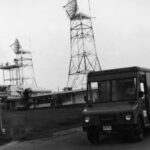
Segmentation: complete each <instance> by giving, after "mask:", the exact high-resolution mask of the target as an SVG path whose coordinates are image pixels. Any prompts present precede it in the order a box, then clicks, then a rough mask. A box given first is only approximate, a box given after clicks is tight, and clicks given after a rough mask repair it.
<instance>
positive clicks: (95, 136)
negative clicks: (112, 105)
mask: <svg viewBox="0 0 150 150" xmlns="http://www.w3.org/2000/svg"><path fill="white" fill-rule="evenodd" d="M87 138H88V140H89V141H90V143H91V144H97V143H98V142H99V132H98V130H97V129H89V130H88V131H87Z"/></svg>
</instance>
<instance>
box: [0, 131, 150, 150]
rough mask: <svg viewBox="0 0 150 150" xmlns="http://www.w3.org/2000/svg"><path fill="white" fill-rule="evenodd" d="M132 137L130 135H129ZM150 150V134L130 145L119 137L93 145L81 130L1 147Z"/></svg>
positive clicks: (18, 149) (6, 149)
mask: <svg viewBox="0 0 150 150" xmlns="http://www.w3.org/2000/svg"><path fill="white" fill-rule="evenodd" d="M129 136H130V135H129ZM110 149H111V150H149V149H150V133H147V134H146V136H145V137H144V139H143V141H141V142H136V143H129V142H127V141H125V140H122V139H120V138H119V137H114V136H111V137H110V136H109V137H108V136H107V137H103V138H102V139H101V141H100V142H99V144H97V145H92V144H90V143H89V142H88V140H87V138H86V134H85V133H83V132H82V131H80V130H76V131H73V132H67V133H65V132H64V133H62V134H56V135H54V136H53V137H50V138H45V139H39V140H33V141H25V142H11V143H8V144H6V145H3V146H0V150H110Z"/></svg>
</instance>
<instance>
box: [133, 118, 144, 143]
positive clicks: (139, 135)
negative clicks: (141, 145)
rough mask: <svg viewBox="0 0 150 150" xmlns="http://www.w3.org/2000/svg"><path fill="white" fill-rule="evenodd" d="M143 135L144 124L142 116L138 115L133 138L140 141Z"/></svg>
mask: <svg viewBox="0 0 150 150" xmlns="http://www.w3.org/2000/svg"><path fill="white" fill-rule="evenodd" d="M143 137H144V125H143V120H142V118H140V117H138V119H137V127H136V131H135V138H136V140H137V141H141V140H142V139H143Z"/></svg>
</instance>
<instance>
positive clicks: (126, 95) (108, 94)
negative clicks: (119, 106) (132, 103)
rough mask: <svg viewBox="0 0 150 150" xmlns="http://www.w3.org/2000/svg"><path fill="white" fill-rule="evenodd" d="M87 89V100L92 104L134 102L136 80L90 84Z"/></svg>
mask: <svg viewBox="0 0 150 150" xmlns="http://www.w3.org/2000/svg"><path fill="white" fill-rule="evenodd" d="M88 89H89V90H88V99H89V100H92V101H93V102H99V103H101V102H103V103H104V102H116V101H128V100H135V96H136V78H126V79H115V80H109V81H100V82H91V83H90V84H89V88H88Z"/></svg>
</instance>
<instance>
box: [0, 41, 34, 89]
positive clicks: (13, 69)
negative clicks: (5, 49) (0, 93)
mask: <svg viewBox="0 0 150 150" xmlns="http://www.w3.org/2000/svg"><path fill="white" fill-rule="evenodd" d="M11 47H12V49H13V51H14V53H15V54H16V58H15V59H14V62H13V64H9V63H6V64H5V65H0V69H1V70H2V71H3V84H4V85H14V86H17V87H20V88H22V89H24V88H26V87H31V86H37V85H36V81H35V77H34V71H33V62H32V55H31V52H30V51H25V50H23V49H22V48H21V45H20V43H19V41H18V39H16V40H15V42H14V43H13V44H12V45H11Z"/></svg>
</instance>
